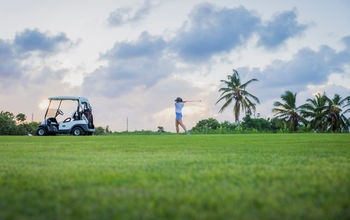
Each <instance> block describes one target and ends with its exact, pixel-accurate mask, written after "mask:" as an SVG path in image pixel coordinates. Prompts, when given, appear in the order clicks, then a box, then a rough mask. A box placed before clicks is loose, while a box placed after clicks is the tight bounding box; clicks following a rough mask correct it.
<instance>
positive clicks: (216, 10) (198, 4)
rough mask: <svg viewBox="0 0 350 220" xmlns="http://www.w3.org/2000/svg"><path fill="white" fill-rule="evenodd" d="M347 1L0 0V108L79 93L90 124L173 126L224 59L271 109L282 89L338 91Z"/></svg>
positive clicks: (213, 111)
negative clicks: (179, 100)
mask: <svg viewBox="0 0 350 220" xmlns="http://www.w3.org/2000/svg"><path fill="white" fill-rule="evenodd" d="M349 11H350V3H349V2H348V1H345V0H336V1H328V0H326V1H322V3H320V2H319V1H315V0H310V1H302V0H299V1H277V0H268V1H258V0H246V1H232V0H230V1H228V0H227V1H226V0H222V1H199V0H192V1H191V0H187V1H185V0H179V1H160V0H140V1H139V0H132V1H117V2H116V1H112V0H101V1H94V2H91V1H90V2H88V3H87V2H86V1H82V0H77V1H74V2H72V1H68V0H67V1H65V0H63V1H50V2H49V1H43V0H33V1H24V0H14V1H3V0H0V26H1V27H2V28H1V30H0V106H1V109H0V110H8V111H12V112H14V113H18V112H24V113H26V114H27V115H31V114H32V113H34V119H35V120H37V121H40V120H42V117H43V114H44V111H43V109H42V107H43V106H45V104H46V103H47V101H46V100H47V97H50V96H59V95H76V96H85V97H88V98H89V100H90V101H91V103H92V105H93V107H94V113H95V121H96V124H97V125H101V126H106V125H109V126H110V127H111V128H112V129H113V130H124V129H125V120H126V117H128V118H129V127H130V128H131V129H139V130H140V129H151V130H155V129H156V127H157V126H158V125H161V126H164V127H165V129H166V130H170V131H173V130H174V125H173V124H174V107H173V100H174V98H176V97H177V96H181V97H183V98H184V99H202V100H203V102H202V103H200V104H188V105H186V107H185V109H184V116H185V117H184V122H185V124H187V126H188V127H192V126H193V125H194V124H195V123H196V122H197V121H198V120H200V119H204V118H208V117H215V118H217V119H218V120H219V121H224V120H229V121H233V115H232V111H231V110H229V109H228V110H226V111H225V112H224V113H223V114H218V110H219V108H220V106H219V105H215V102H216V100H217V99H218V97H219V93H218V92H217V90H218V88H219V87H220V80H221V79H225V78H226V75H227V74H230V73H231V72H232V69H233V68H235V69H237V70H239V72H240V73H241V77H242V79H243V81H244V80H248V79H251V78H257V79H258V80H259V82H257V83H255V84H251V88H250V90H251V91H252V92H253V93H254V94H255V95H257V96H258V97H259V98H260V100H261V105H258V107H257V112H258V113H260V115H261V116H263V117H271V116H272V113H271V108H272V103H273V102H274V101H276V100H277V99H278V98H279V96H280V95H281V94H282V93H284V91H285V90H291V91H293V92H297V93H298V96H297V100H298V102H299V103H300V104H301V103H302V102H304V101H305V99H306V98H308V97H311V96H312V95H313V94H315V93H317V92H324V91H326V92H327V94H329V95H330V96H332V95H333V94H334V93H340V94H341V95H343V96H344V95H349V92H350V29H349V27H348V26H349V25H348V21H349V20H350V13H348V12H349Z"/></svg>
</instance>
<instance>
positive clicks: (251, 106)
mask: <svg viewBox="0 0 350 220" xmlns="http://www.w3.org/2000/svg"><path fill="white" fill-rule="evenodd" d="M254 81H258V80H257V79H251V80H248V81H247V82H245V83H243V84H242V83H241V79H240V77H239V73H238V72H237V70H235V69H233V73H232V75H227V80H220V82H222V83H224V84H225V87H222V88H220V89H219V92H221V95H220V98H219V100H218V101H217V102H216V104H218V103H219V102H220V101H222V100H225V103H224V105H223V106H222V107H221V109H220V111H219V112H220V113H221V112H223V111H224V110H225V109H226V108H227V107H228V106H229V105H230V104H231V103H232V102H234V107H233V113H234V117H235V122H236V123H238V125H239V115H240V112H241V110H242V111H244V112H245V113H248V114H251V113H252V111H255V110H256V104H255V103H254V101H255V102H256V103H258V104H260V101H259V99H258V98H257V97H256V96H254V95H252V94H251V93H249V92H248V91H246V87H247V86H248V85H249V84H250V83H252V82H254ZM250 99H253V100H254V101H252V100H250Z"/></svg>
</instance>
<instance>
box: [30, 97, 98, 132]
mask: <svg viewBox="0 0 350 220" xmlns="http://www.w3.org/2000/svg"><path fill="white" fill-rule="evenodd" d="M49 100H50V102H49V106H48V107H47V110H46V113H45V117H44V121H43V123H42V124H41V125H39V128H38V130H37V135H38V136H44V135H56V134H73V135H74V136H79V135H92V134H93V133H94V131H95V126H94V123H93V117H92V108H91V106H90V103H89V101H88V100H87V99H86V98H83V97H73V96H59V97H51V98H49ZM65 107H68V108H69V107H70V111H73V114H72V115H71V117H67V118H65V119H64V120H63V121H61V120H60V119H63V115H64V113H63V111H62V109H64V108H65ZM65 111H66V110H65ZM59 121H60V122H59Z"/></svg>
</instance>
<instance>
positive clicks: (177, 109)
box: [175, 102, 184, 113]
mask: <svg viewBox="0 0 350 220" xmlns="http://www.w3.org/2000/svg"><path fill="white" fill-rule="evenodd" d="M183 107H184V103H183V102H175V112H176V113H182V108H183Z"/></svg>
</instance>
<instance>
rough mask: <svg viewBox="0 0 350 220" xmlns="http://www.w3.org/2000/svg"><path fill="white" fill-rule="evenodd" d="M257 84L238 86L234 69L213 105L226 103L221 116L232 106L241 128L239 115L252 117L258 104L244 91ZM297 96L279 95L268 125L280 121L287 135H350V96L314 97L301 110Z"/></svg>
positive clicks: (301, 106)
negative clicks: (287, 131) (288, 132)
mask: <svg viewBox="0 0 350 220" xmlns="http://www.w3.org/2000/svg"><path fill="white" fill-rule="evenodd" d="M256 81H258V80H257V79H251V80H248V81H247V82H245V83H241V79H240V76H239V73H238V71H237V70H235V69H234V70H233V73H232V75H228V76H227V80H221V82H222V83H223V84H224V87H222V88H220V89H219V92H221V94H220V97H219V99H218V101H217V102H216V104H218V103H219V102H221V101H225V102H224V104H223V105H222V107H221V109H220V111H219V112H223V110H225V109H226V108H227V107H228V106H230V105H231V103H232V104H233V113H234V118H235V122H236V124H237V125H238V126H240V121H239V116H240V113H241V111H243V112H244V113H245V115H251V114H252V113H253V112H255V111H256V104H259V103H260V101H259V99H258V98H257V97H256V96H254V95H253V94H251V93H249V92H248V91H247V89H246V88H247V86H248V85H249V84H250V83H252V82H256ZM296 96H297V93H293V92H291V91H286V92H285V93H284V94H282V95H281V101H276V102H275V103H274V107H273V109H272V111H273V113H274V117H275V118H274V119H273V120H271V121H276V122H277V121H279V123H281V124H284V126H286V127H287V128H288V130H289V131H298V130H299V128H303V130H305V131H315V132H349V127H350V118H349V117H347V116H346V114H347V113H349V112H350V96H346V97H344V98H343V97H341V96H340V95H339V94H335V95H334V96H333V97H331V98H330V97H328V96H327V95H326V93H323V94H322V95H321V94H317V95H316V96H315V97H314V98H308V99H307V100H306V102H305V103H304V104H302V105H300V106H297V105H296ZM246 119H247V118H246ZM244 121H245V120H244ZM268 121H269V120H268ZM197 125H200V123H199V124H197ZM197 125H196V126H197Z"/></svg>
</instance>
